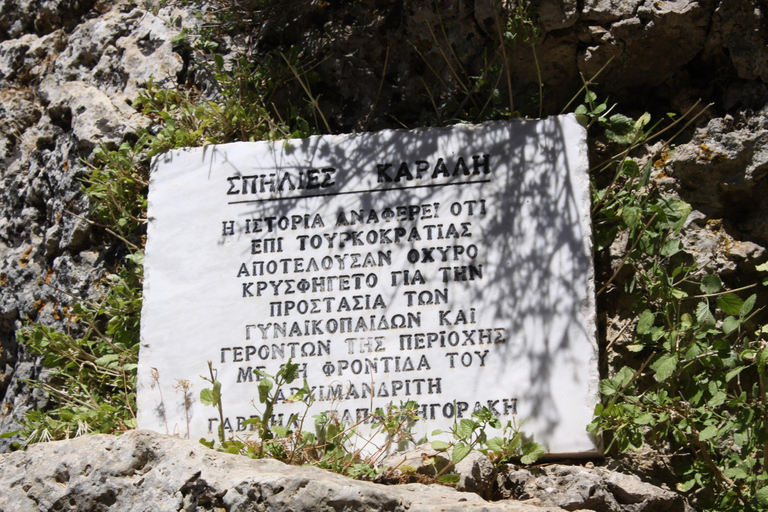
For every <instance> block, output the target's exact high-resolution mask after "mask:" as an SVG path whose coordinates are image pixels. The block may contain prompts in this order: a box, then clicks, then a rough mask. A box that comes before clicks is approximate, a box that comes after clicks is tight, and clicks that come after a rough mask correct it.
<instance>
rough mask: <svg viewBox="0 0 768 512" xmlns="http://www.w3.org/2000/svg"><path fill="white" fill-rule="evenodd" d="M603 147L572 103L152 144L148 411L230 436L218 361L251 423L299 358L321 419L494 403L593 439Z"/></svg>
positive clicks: (233, 428) (182, 430) (228, 393)
mask: <svg viewBox="0 0 768 512" xmlns="http://www.w3.org/2000/svg"><path fill="white" fill-rule="evenodd" d="M587 168H588V163H587V156H586V134H585V131H584V129H583V128H582V127H581V126H579V124H578V123H577V122H576V120H575V119H574V117H572V116H561V117H552V118H548V119H545V120H540V121H512V122H491V123H486V124H482V125H478V126H473V125H459V126H454V127H451V128H432V129H422V130H412V131H405V130H395V131H382V132H377V133H365V134H359V135H341V136H319V137H311V138H309V139H304V140H290V141H286V142H282V141H281V142H274V143H268V142H256V143H235V144H227V145H220V146H207V147H203V148H194V149H185V150H177V151H172V152H170V153H167V154H165V155H162V156H159V157H157V158H156V159H155V161H154V163H153V170H152V174H151V182H150V191H149V226H148V235H147V247H146V267H145V268H146V270H145V284H144V293H145V298H144V309H143V312H142V342H141V353H140V359H139V387H138V409H139V411H138V412H139V416H138V420H139V426H140V427H141V428H149V429H153V430H157V431H159V432H168V433H173V434H178V435H181V436H187V435H188V436H189V437H191V438H194V439H196V438H200V437H206V438H208V439H214V438H215V437H216V432H217V429H218V425H219V417H218V413H217V412H216V411H215V410H214V408H212V407H210V406H204V405H202V404H201V403H200V400H199V394H200V390H201V389H203V388H204V387H207V383H206V382H204V381H203V380H202V378H201V377H200V376H201V375H206V376H207V375H208V365H207V362H208V361H211V362H212V364H213V366H214V368H215V369H216V370H217V372H218V380H219V381H220V382H221V384H222V394H223V397H224V398H223V409H224V410H223V412H224V416H225V429H226V432H227V434H228V435H234V436H239V437H241V438H245V437H247V436H249V435H250V434H251V433H252V432H251V431H250V427H248V426H243V425H242V424H243V422H244V421H245V420H246V419H248V418H250V417H253V416H260V415H261V414H262V410H261V406H260V404H258V400H257V397H258V393H257V385H258V382H257V379H258V377H257V376H256V375H254V373H253V371H254V369H257V368H258V369H261V370H264V371H265V372H267V373H269V374H274V373H275V372H276V371H277V370H278V369H279V368H280V365H283V364H285V363H286V362H287V361H288V360H289V358H291V359H292V360H293V362H295V363H299V365H300V376H301V377H306V379H307V381H308V383H309V385H310V386H311V387H312V388H313V389H314V393H315V403H314V405H313V407H312V410H311V411H310V413H309V415H308V416H307V418H310V419H309V420H308V421H309V423H311V417H312V415H314V414H318V413H320V412H322V411H334V414H337V415H338V417H339V418H341V419H343V420H345V421H346V422H351V423H354V422H356V421H357V420H358V418H362V417H364V416H365V415H366V414H367V413H369V412H371V411H372V410H374V409H376V408H377V407H384V406H385V405H386V404H388V403H390V402H394V403H396V404H399V403H400V402H401V401H402V402H405V401H408V400H413V401H415V402H417V403H418V404H419V406H420V412H421V416H422V417H423V418H424V419H425V421H423V422H420V423H419V424H417V426H416V432H417V433H418V434H419V435H425V434H427V435H428V434H430V433H431V432H432V431H433V430H434V429H437V428H440V429H444V430H446V429H448V428H449V427H450V426H451V425H452V424H453V423H454V421H456V419H457V418H459V419H460V418H466V417H469V416H470V414H471V413H472V411H473V410H475V409H477V408H479V407H483V406H485V407H488V408H489V409H491V410H492V411H493V412H495V413H496V414H497V415H498V416H499V418H500V419H501V421H502V423H506V422H507V421H508V420H512V419H514V420H515V421H516V422H517V423H520V422H522V421H523V420H525V424H524V427H523V431H524V432H526V433H527V434H528V435H530V436H532V438H533V439H534V440H535V441H538V442H539V443H541V444H542V445H544V447H545V448H546V449H547V450H548V451H549V452H550V453H570V454H573V453H589V452H593V451H594V450H595V449H596V446H595V443H594V440H593V439H591V438H590V436H589V435H588V434H587V432H586V431H585V427H586V425H587V424H588V423H589V422H590V420H591V417H592V412H593V409H594V406H595V403H596V401H597V390H596V388H597V380H598V373H597V350H596V342H595V304H594V288H593V267H592V258H591V242H590V233H591V231H590V219H589V206H590V200H589V180H588V176H587ZM183 380H187V381H189V383H190V384H191V386H192V387H191V390H190V391H189V395H190V396H191V397H192V403H191V405H188V406H187V407H185V405H184V398H183V394H184V393H183V391H182V390H181V388H180V387H179V383H180V382H182V381H183ZM300 380H301V379H300ZM295 384H298V385H300V383H299V382H298V381H297V382H296V383H295ZM290 391H291V390H286V396H288V395H290ZM302 405H303V404H301V403H279V404H278V406H277V407H276V410H275V413H276V415H275V421H277V422H281V421H282V422H285V420H286V419H287V418H288V416H289V415H290V414H291V413H294V412H301V411H302ZM306 427H307V425H305V428H306ZM366 427H367V425H366V424H365V423H364V424H362V425H360V428H359V431H360V432H361V434H362V435H365V433H366ZM310 429H311V425H310ZM381 441H382V440H381V439H377V440H375V442H377V443H378V442H381Z"/></svg>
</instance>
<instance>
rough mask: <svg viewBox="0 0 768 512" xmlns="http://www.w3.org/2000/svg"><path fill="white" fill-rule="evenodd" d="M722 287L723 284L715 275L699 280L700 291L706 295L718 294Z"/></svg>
mask: <svg viewBox="0 0 768 512" xmlns="http://www.w3.org/2000/svg"><path fill="white" fill-rule="evenodd" d="M722 287H723V282H722V281H720V276H718V275H717V274H711V275H708V276H706V277H705V278H704V279H702V280H701V291H702V293H705V294H707V295H709V294H712V293H717V292H719V291H720V289H721V288H722Z"/></svg>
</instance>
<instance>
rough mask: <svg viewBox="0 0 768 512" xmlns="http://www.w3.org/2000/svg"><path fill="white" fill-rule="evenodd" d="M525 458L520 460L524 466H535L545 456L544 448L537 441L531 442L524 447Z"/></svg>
mask: <svg viewBox="0 0 768 512" xmlns="http://www.w3.org/2000/svg"><path fill="white" fill-rule="evenodd" d="M522 450H523V456H522V457H521V458H520V462H522V463H523V464H533V463H534V462H536V461H537V460H539V459H540V458H541V456H542V455H544V447H543V446H541V445H540V444H539V443H537V442H535V441H529V442H527V443H525V444H524V445H523V447H522Z"/></svg>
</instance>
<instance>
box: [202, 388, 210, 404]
mask: <svg viewBox="0 0 768 512" xmlns="http://www.w3.org/2000/svg"><path fill="white" fill-rule="evenodd" d="M200 402H201V403H202V404H203V405H213V391H211V390H210V389H208V388H206V389H203V390H201V391H200Z"/></svg>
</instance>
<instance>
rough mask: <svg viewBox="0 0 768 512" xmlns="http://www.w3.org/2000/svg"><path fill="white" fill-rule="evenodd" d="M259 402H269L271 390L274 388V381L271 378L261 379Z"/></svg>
mask: <svg viewBox="0 0 768 512" xmlns="http://www.w3.org/2000/svg"><path fill="white" fill-rule="evenodd" d="M258 390H259V402H261V403H262V404H265V403H267V400H269V392H270V391H271V390H272V381H271V380H269V379H262V380H260V381H259V386H258Z"/></svg>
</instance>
